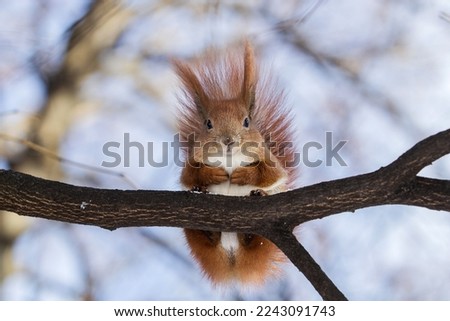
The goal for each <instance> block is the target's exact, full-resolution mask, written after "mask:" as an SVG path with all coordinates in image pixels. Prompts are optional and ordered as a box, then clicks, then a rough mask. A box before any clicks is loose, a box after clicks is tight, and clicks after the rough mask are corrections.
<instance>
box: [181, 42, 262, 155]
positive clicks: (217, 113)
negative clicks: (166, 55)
mask: <svg viewBox="0 0 450 321" xmlns="http://www.w3.org/2000/svg"><path fill="white" fill-rule="evenodd" d="M218 61H220V62H219V63H218ZM239 62H240V63H239ZM174 65H175V69H176V72H177V74H178V76H179V77H180V79H181V81H182V83H183V86H184V93H185V98H186V99H185V101H183V102H182V105H183V107H184V113H185V114H186V113H187V114H188V115H187V117H186V119H189V122H190V123H189V124H186V123H183V122H182V126H185V127H186V128H187V131H190V134H191V133H192V134H194V135H195V137H194V138H190V139H194V140H195V141H197V142H200V144H201V146H202V147H204V146H205V145H206V144H208V145H206V146H207V147H210V148H212V150H215V152H216V153H217V152H218V153H220V152H223V154H225V152H226V153H227V154H228V155H230V154H234V153H236V152H239V151H241V148H242V147H243V144H244V143H246V142H252V143H253V144H254V143H256V144H260V143H262V142H264V139H263V137H262V136H261V133H260V132H259V130H258V129H257V127H256V125H255V123H254V122H253V118H254V117H253V116H254V112H255V102H256V97H255V96H256V86H257V77H256V76H257V72H256V63H255V56H254V53H253V48H252V47H251V45H250V44H249V43H246V44H245V49H244V55H243V56H241V57H240V59H239V58H238V57H237V53H235V52H232V53H229V54H228V56H225V57H223V58H222V59H218V58H217V57H216V56H215V55H214V54H210V55H209V56H206V57H204V58H203V59H201V61H199V62H198V64H192V65H188V64H186V63H183V62H180V61H174ZM193 120H194V121H193ZM185 131H186V129H185ZM254 145H255V144H254ZM255 146H256V145H255ZM247 147H250V148H252V147H254V146H247ZM203 151H204V150H203ZM209 152H211V151H209ZM199 153H200V150H199ZM198 156H199V157H201V156H200V155H198Z"/></svg>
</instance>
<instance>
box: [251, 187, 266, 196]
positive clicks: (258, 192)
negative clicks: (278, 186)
mask: <svg viewBox="0 0 450 321" xmlns="http://www.w3.org/2000/svg"><path fill="white" fill-rule="evenodd" d="M267 195H269V194H268V193H267V192H266V191H264V190H262V189H260V188H258V189H254V190H253V191H250V196H267Z"/></svg>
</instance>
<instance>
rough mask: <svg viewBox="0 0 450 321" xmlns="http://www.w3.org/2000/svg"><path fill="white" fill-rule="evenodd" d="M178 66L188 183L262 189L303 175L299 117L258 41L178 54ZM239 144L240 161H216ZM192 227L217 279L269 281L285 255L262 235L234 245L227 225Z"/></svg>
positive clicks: (197, 250) (240, 238)
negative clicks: (185, 58)
mask: <svg viewBox="0 0 450 321" xmlns="http://www.w3.org/2000/svg"><path fill="white" fill-rule="evenodd" d="M174 67H175V70H176V72H177V74H178V76H179V78H180V80H181V82H182V85H183V90H184V91H183V96H182V97H181V98H180V110H179V115H180V117H179V130H180V138H181V141H185V142H188V144H187V147H186V148H185V157H186V161H185V167H184V168H183V170H182V173H181V183H182V184H183V185H184V186H185V187H186V188H187V189H192V188H201V190H204V189H206V188H213V187H214V186H219V185H221V184H229V185H227V186H230V187H229V188H233V186H243V187H245V186H249V188H254V189H262V190H263V191H262V195H265V194H266V191H265V189H270V188H271V186H274V185H276V184H281V185H282V186H281V188H280V187H278V189H277V191H276V192H279V191H283V190H286V189H288V188H289V187H290V186H291V184H292V183H293V181H294V179H295V178H296V168H293V167H292V168H290V167H289V166H288V165H289V164H290V163H292V160H293V158H294V152H293V146H292V144H290V142H292V137H293V131H292V128H293V127H292V125H291V120H292V118H291V116H290V113H289V111H288V109H287V108H286V107H285V104H284V93H283V91H281V90H279V89H278V88H277V87H276V86H275V83H274V82H273V78H272V77H271V76H270V74H269V73H262V72H261V71H260V70H259V68H258V65H257V63H256V58H255V56H254V53H253V48H252V47H251V45H250V44H249V43H246V44H245V47H244V50H243V52H242V51H241V50H229V51H227V52H226V53H225V54H224V55H222V56H220V55H219V53H218V52H217V51H215V52H214V51H211V52H209V53H208V54H207V55H206V56H205V57H202V58H201V59H198V60H197V61H194V62H192V63H190V64H187V63H184V62H181V61H174ZM244 147H245V148H244ZM234 148H239V150H238V151H237V154H236V155H239V156H233V157H238V158H237V159H238V160H241V162H240V163H239V164H240V165H236V164H232V165H225V164H223V163H220V164H218V165H215V164H211V163H212V161H211V159H215V158H214V157H212V156H211V155H219V158H218V159H220V160H222V161H225V160H227V159H228V158H227V157H231V156H229V155H235V154H233V153H234V150H233V149H234ZM214 153H216V154H214ZM242 160H245V161H246V162H247V160H248V162H247V163H246V164H243V163H242ZM185 235H186V240H187V242H188V245H189V246H190V248H191V252H192V255H193V256H194V258H195V259H196V260H197V261H198V262H199V264H200V266H201V267H202V269H203V271H204V272H205V274H206V275H207V276H208V277H209V278H210V279H211V280H212V281H213V282H214V283H224V282H228V281H232V280H237V281H239V282H241V283H253V284H261V283H263V282H264V281H265V280H266V278H267V277H268V276H270V275H273V274H275V273H276V271H277V265H278V263H280V262H281V261H283V258H284V256H283V255H282V253H281V251H280V250H279V249H278V248H277V247H276V246H275V245H274V244H273V243H272V242H270V241H269V240H267V239H265V238H263V237H261V236H258V235H252V234H241V233H239V234H237V236H236V238H235V239H233V240H232V241H231V242H232V245H229V244H228V245H224V244H223V243H222V242H225V241H223V240H222V238H221V237H222V235H223V233H221V232H208V231H200V230H192V229H185ZM228 242H230V241H228ZM233 242H234V243H233ZM235 243H236V244H235ZM224 246H231V248H232V250H230V249H228V250H226V249H225V248H224ZM234 246H238V248H237V249H235V248H234Z"/></svg>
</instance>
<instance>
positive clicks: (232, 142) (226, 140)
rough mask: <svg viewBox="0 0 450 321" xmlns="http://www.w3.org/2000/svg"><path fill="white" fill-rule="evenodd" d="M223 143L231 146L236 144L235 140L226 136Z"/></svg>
mask: <svg viewBox="0 0 450 321" xmlns="http://www.w3.org/2000/svg"><path fill="white" fill-rule="evenodd" d="M222 143H224V145H225V146H231V145H233V144H234V140H233V139H232V138H230V137H225V138H223V139H222Z"/></svg>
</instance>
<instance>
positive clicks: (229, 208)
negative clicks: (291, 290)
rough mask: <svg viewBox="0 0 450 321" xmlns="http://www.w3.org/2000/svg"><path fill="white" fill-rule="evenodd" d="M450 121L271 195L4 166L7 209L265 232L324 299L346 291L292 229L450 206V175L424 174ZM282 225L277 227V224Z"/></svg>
mask: <svg viewBox="0 0 450 321" xmlns="http://www.w3.org/2000/svg"><path fill="white" fill-rule="evenodd" d="M449 142H450V129H448V130H445V131H442V132H440V133H438V134H436V135H433V136H430V137H428V138H426V139H425V140H423V141H421V142H419V143H418V144H416V145H415V146H414V147H412V148H411V149H410V150H408V151H407V152H406V153H404V154H403V155H402V156H400V157H399V158H398V159H397V160H396V161H394V162H393V163H391V164H390V165H388V166H387V167H383V168H380V169H379V170H377V171H375V172H372V173H368V174H363V175H358V176H353V177H349V178H344V179H339V180H334V181H329V182H323V183H319V184H315V185H311V186H307V187H303V188H300V189H296V190H293V191H289V192H286V193H281V194H276V195H272V196H266V197H256V198H255V197H230V196H223V195H203V194H196V193H191V192H173V191H142V190H140V191H119V190H106V189H94V188H88V187H79V186H73V185H68V184H64V183H60V182H55V181H49V180H44V179H41V178H37V177H33V176H30V175H26V174H22V173H19V172H14V171H8V170H0V209H1V210H7V211H12V212H15V213H17V214H19V215H25V216H32V217H40V218H46V219H52V220H57V221H62V222H68V223H77V224H86V225H95V226H99V227H103V228H106V229H109V230H114V229H116V228H120V227H129V226H172V227H184V228H193V229H203V230H212V231H235V232H245V233H254V234H260V235H263V236H265V237H267V238H269V239H270V240H272V241H273V242H274V243H275V244H277V245H278V246H279V247H280V249H282V250H283V251H284V252H285V254H286V255H287V256H288V257H289V259H290V260H291V261H292V262H293V263H294V264H295V265H296V266H297V268H298V269H299V270H300V271H302V272H303V273H304V274H305V275H306V276H307V277H308V279H309V280H310V281H311V283H312V284H313V286H314V287H315V288H316V290H317V291H318V292H319V293H320V294H321V295H322V297H323V298H324V299H333V300H340V299H345V297H344V295H343V294H342V293H341V292H340V291H339V290H338V289H337V287H336V286H335V285H334V284H333V283H332V282H331V280H329V279H328V277H327V276H326V275H325V273H323V271H322V270H321V269H320V267H319V266H318V265H317V264H316V263H315V262H314V260H313V259H312V258H311V257H310V255H309V254H308V252H307V251H306V250H305V249H304V248H303V247H302V246H301V245H299V244H298V242H297V241H296V240H295V238H294V236H293V235H292V231H293V229H294V228H295V227H296V226H298V225H299V224H302V223H304V222H307V221H310V220H314V219H319V218H324V217H327V216H330V215H333V214H338V213H342V212H347V211H351V212H353V211H355V210H357V209H361V208H364V207H369V206H376V205H387V204H404V205H415V206H421V207H426V208H430V209H434V210H443V211H449V212H450V181H449V180H439V179H430V178H424V177H418V176H416V174H417V173H418V172H419V171H420V170H421V169H422V168H424V167H425V166H427V165H429V164H431V163H432V162H433V161H435V160H437V159H439V158H441V157H442V156H444V155H446V154H450V143H449ZM274 227H276V228H274Z"/></svg>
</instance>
